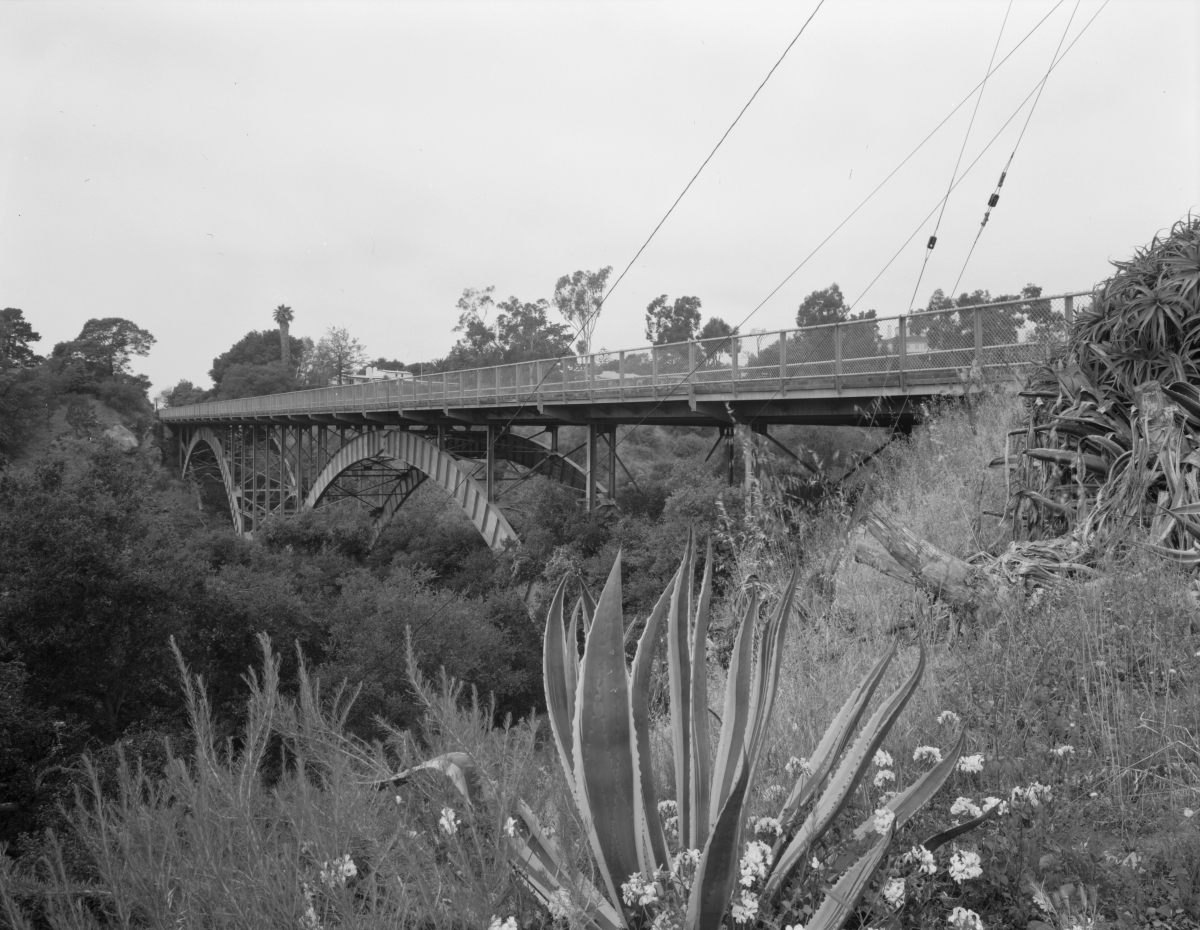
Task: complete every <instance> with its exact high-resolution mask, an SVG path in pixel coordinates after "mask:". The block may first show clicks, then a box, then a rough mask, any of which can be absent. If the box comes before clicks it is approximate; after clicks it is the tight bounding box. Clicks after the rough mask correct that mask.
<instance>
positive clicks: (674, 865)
mask: <svg viewBox="0 0 1200 930" xmlns="http://www.w3.org/2000/svg"><path fill="white" fill-rule="evenodd" d="M699 864H700V850H698V849H681V850H679V852H677V853H676V854H675V858H674V859H672V860H671V871H672V872H674V873H675V874H676V875H680V874H682V873H683V870H684V869H685V868H688V869H694V868H695V867H696V866H698V865H699Z"/></svg>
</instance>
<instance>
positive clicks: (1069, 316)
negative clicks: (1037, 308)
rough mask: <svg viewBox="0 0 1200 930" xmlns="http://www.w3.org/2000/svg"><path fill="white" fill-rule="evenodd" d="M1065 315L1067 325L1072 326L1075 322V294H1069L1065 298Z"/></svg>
mask: <svg viewBox="0 0 1200 930" xmlns="http://www.w3.org/2000/svg"><path fill="white" fill-rule="evenodd" d="M1063 316H1064V317H1066V320H1067V325H1068V326H1070V325H1071V324H1072V323H1074V322H1075V295H1074V294H1068V295H1067V296H1066V297H1064V298H1063Z"/></svg>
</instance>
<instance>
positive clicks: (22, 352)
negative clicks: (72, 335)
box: [0, 307, 42, 368]
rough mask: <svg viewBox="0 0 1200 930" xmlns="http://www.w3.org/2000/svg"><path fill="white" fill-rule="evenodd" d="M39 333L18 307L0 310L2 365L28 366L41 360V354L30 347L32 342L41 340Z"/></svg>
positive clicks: (0, 360) (0, 357)
mask: <svg viewBox="0 0 1200 930" xmlns="http://www.w3.org/2000/svg"><path fill="white" fill-rule="evenodd" d="M41 339H42V337H41V335H40V334H39V333H35V332H34V331H33V327H32V326H30V325H29V321H28V320H26V319H25V315H24V314H23V313H22V312H21V311H20V310H18V309H17V308H16V307H5V308H4V309H3V310H0V367H3V366H4V365H18V366H20V367H22V368H26V367H28V366H30V365H36V364H37V363H38V362H40V361H41V360H42V359H41V356H39V355H37V354H36V353H35V352H34V351H33V349H31V348H29V344H30V343H31V342H40V341H41Z"/></svg>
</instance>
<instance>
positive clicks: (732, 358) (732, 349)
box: [729, 336, 741, 484]
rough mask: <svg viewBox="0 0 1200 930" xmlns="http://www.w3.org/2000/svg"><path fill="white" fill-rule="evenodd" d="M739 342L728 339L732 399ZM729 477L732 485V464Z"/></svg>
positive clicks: (735, 337) (735, 385)
mask: <svg viewBox="0 0 1200 930" xmlns="http://www.w3.org/2000/svg"><path fill="white" fill-rule="evenodd" d="M739 342H740V340H739V339H738V337H737V336H730V337H729V380H730V382H731V390H732V392H733V396H734V397H737V383H738V350H739V348H741V346H740V345H739ZM730 435H731V436H732V435H733V434H732V433H730ZM732 442H733V440H732V439H731V440H730V443H732ZM729 448H730V450H731V451H730V453H729V454H730V455H733V451H732V449H733V446H732V445H730V447H729ZM732 461H733V460H732V459H730V462H732ZM729 475H730V478H729V483H730V484H732V483H733V465H732V464H730V466H729Z"/></svg>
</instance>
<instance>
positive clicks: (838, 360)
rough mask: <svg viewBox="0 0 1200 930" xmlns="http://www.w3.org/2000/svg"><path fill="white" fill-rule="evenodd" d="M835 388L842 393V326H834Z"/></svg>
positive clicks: (839, 324)
mask: <svg viewBox="0 0 1200 930" xmlns="http://www.w3.org/2000/svg"><path fill="white" fill-rule="evenodd" d="M833 387H834V390H836V391H837V392H838V393H839V394H841V393H842V324H841V323H834V324H833Z"/></svg>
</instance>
